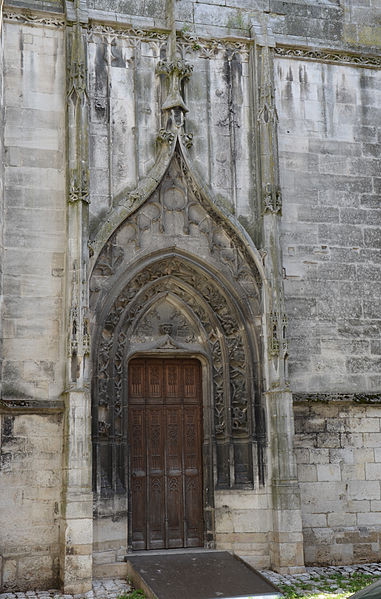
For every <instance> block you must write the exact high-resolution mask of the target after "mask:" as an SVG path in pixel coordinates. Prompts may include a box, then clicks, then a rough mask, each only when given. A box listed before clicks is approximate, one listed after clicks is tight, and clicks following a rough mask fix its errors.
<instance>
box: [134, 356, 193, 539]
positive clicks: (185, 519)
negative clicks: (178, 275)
mask: <svg viewBox="0 0 381 599" xmlns="http://www.w3.org/2000/svg"><path fill="white" fill-rule="evenodd" d="M128 395H129V397H128V422H129V424H128V437H129V440H130V442H129V454H130V527H129V529H130V543H129V544H130V546H131V548H132V550H145V549H148V550H150V549H173V548H181V547H200V546H202V545H203V544H204V539H203V537H204V527H203V499H202V497H203V493H202V479H203V475H202V386H201V365H200V363H199V361H198V360H196V359H188V358H180V359H179V358H168V357H165V358H163V357H159V358H157V357H156V358H152V357H145V358H144V357H139V358H134V359H132V360H131V361H130V362H129V367H128Z"/></svg>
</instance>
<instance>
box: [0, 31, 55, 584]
mask: <svg viewBox="0 0 381 599" xmlns="http://www.w3.org/2000/svg"><path fill="white" fill-rule="evenodd" d="M62 34H63V32H62V30H61V31H59V30H57V28H56V27H44V26H41V27H40V26H35V25H34V26H28V25H22V24H20V23H9V22H8V23H5V24H4V28H3V45H4V48H5V52H4V70H3V74H4V96H3V98H4V118H5V129H4V132H3V135H4V155H3V168H4V219H2V225H1V226H2V227H4V228H3V229H2V233H3V236H2V237H0V247H1V245H3V252H2V254H3V260H2V278H3V289H2V298H3V305H2V345H3V361H2V371H1V380H2V395H1V399H3V400H6V402H8V403H7V405H8V406H9V405H12V404H13V403H14V405H16V407H17V408H18V411H17V410H16V412H11V411H9V410H8V409H6V410H5V411H3V410H2V412H3V413H2V414H1V415H0V428H1V437H0V488H1V494H0V496H1V499H0V501H1V509H0V514H1V516H0V519H1V521H0V531H1V532H0V586H1V585H3V587H4V588H16V587H17V588H30V587H31V586H33V585H40V586H41V585H42V586H45V587H49V586H55V585H56V584H57V574H58V533H59V528H58V519H59V517H60V513H61V512H60V511H61V470H62V438H63V429H62V416H61V415H59V414H56V413H54V410H53V413H49V410H45V409H44V402H45V403H46V402H47V401H48V400H52V402H53V404H54V403H55V402H56V403H58V402H59V399H60V396H61V393H62V391H63V380H64V379H63V375H64V368H63V358H64V353H63V351H64V348H63V305H62V295H63V291H64V290H63V285H62V281H63V278H62V277H63V274H64V259H65V245H66V223H65V197H64V191H65V190H64V188H65V156H64V153H65V128H64V127H65V112H64V105H65V104H64V103H65V78H64V77H65V69H64V46H63V41H64V38H63V35H62ZM0 193H1V190H0ZM0 202H1V196H0ZM0 255H1V252H0ZM23 405H24V408H22V406H23ZM28 405H29V406H30V408H31V409H30V413H29V414H28V408H25V406H28ZM20 407H21V412H23V411H24V413H23V414H22V413H20ZM0 408H3V405H1V401H0ZM49 408H50V409H51V404H50V405H49ZM36 410H37V412H38V413H36ZM25 411H26V413H25Z"/></svg>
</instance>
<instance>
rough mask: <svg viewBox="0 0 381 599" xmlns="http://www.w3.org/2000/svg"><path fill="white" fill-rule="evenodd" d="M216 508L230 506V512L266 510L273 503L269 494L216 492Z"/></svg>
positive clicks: (238, 491)
mask: <svg viewBox="0 0 381 599" xmlns="http://www.w3.org/2000/svg"><path fill="white" fill-rule="evenodd" d="M214 502H215V507H216V508H221V507H226V506H228V507H229V509H230V510H232V511H233V510H237V509H238V510H239V509H241V510H250V509H266V508H268V507H269V505H270V503H271V497H270V496H269V494H268V493H267V492H262V493H260V492H259V490H257V491H251V490H250V491H241V490H237V491H216V492H215V496H214Z"/></svg>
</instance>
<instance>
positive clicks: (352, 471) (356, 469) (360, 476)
mask: <svg viewBox="0 0 381 599" xmlns="http://www.w3.org/2000/svg"><path fill="white" fill-rule="evenodd" d="M341 476H342V479H343V480H346V481H348V480H365V464H353V465H350V464H344V465H343V466H342V467H341Z"/></svg>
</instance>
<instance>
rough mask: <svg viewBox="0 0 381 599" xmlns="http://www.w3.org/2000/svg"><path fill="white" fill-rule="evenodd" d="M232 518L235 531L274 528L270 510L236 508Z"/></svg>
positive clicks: (260, 530)
mask: <svg viewBox="0 0 381 599" xmlns="http://www.w3.org/2000/svg"><path fill="white" fill-rule="evenodd" d="M232 519H233V529H234V532H235V533H241V532H267V531H269V530H271V528H272V525H271V512H270V510H234V511H233V512H232Z"/></svg>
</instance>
